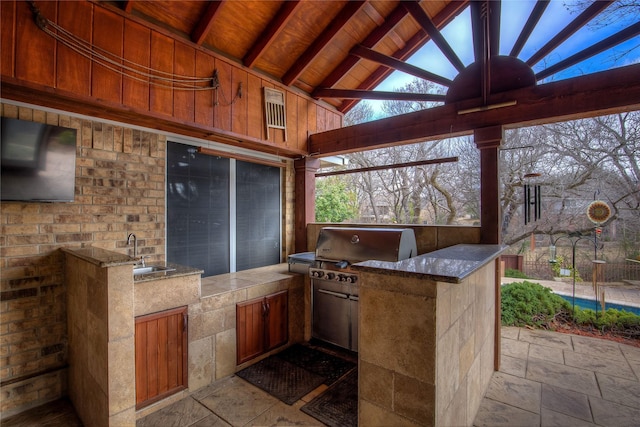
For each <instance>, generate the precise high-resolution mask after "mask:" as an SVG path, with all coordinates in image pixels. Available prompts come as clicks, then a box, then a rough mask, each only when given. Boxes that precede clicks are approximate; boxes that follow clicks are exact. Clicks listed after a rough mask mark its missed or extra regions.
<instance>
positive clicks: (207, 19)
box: [191, 0, 224, 45]
mask: <svg viewBox="0 0 640 427" xmlns="http://www.w3.org/2000/svg"><path fill="white" fill-rule="evenodd" d="M222 3H224V0H222V1H210V2H209V3H208V5H207V9H206V10H205V11H204V13H203V14H202V17H201V18H200V20H199V21H198V23H197V24H196V26H195V28H194V29H193V31H192V32H191V41H192V42H194V43H195V44H197V45H202V42H204V39H205V38H206V37H207V34H209V31H210V30H211V27H212V26H213V21H214V19H215V17H216V13H218V11H219V10H220V6H222Z"/></svg>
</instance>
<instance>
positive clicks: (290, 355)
mask: <svg viewBox="0 0 640 427" xmlns="http://www.w3.org/2000/svg"><path fill="white" fill-rule="evenodd" d="M276 357H279V358H281V359H284V360H286V361H287V362H290V363H293V364H294V365H296V366H299V367H301V368H304V369H306V370H308V371H311V372H313V373H314V374H316V375H320V376H322V377H325V378H326V380H325V381H324V383H325V384H326V385H328V386H329V385H331V384H333V383H334V382H336V381H337V380H338V378H340V377H342V376H343V375H344V374H346V373H347V372H349V371H350V370H351V369H353V368H355V367H356V364H355V363H354V362H350V361H348V360H345V359H342V358H340V357H337V356H333V355H331V354H328V353H325V352H324V351H319V350H316V349H313V348H310V347H307V346H305V345H301V344H294V345H292V346H291V347H289V348H287V349H286V350H284V351H282V352H280V353H278V354H277V355H276Z"/></svg>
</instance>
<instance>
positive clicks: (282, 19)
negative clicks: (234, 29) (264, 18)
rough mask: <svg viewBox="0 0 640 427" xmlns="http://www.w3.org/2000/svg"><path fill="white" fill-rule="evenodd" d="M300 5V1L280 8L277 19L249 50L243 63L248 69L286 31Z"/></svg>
mask: <svg viewBox="0 0 640 427" xmlns="http://www.w3.org/2000/svg"><path fill="white" fill-rule="evenodd" d="M299 5H300V1H299V0H291V1H285V2H284V3H283V4H282V7H280V9H279V10H278V13H277V14H276V16H275V18H273V20H272V21H271V22H269V25H267V28H265V30H264V31H263V33H262V34H260V36H259V37H258V39H257V41H256V43H255V44H254V45H253V46H252V47H251V49H249V52H248V53H247V54H246V55H245V57H244V59H243V60H242V63H243V64H244V65H245V66H246V67H249V68H251V67H253V65H254V64H255V63H256V61H257V60H258V58H260V55H262V53H263V52H264V51H265V50H267V48H268V47H269V46H270V45H271V43H273V42H274V40H275V38H276V37H277V36H278V34H280V32H281V31H282V30H283V29H284V27H285V25H286V24H287V22H289V20H290V19H291V18H292V17H293V12H295V10H296V9H297V8H298V6H299Z"/></svg>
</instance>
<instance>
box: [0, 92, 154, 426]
mask: <svg viewBox="0 0 640 427" xmlns="http://www.w3.org/2000/svg"><path fill="white" fill-rule="evenodd" d="M1 115H2V116H6V117H11V118H19V119H23V120H29V121H36V122H46V123H49V124H54V125H60V126H66V127H71V128H75V129H77V130H78V142H77V159H76V197H75V201H74V202H72V203H16V202H3V203H2V204H0V230H1V234H0V291H1V295H0V381H1V388H0V393H1V394H0V401H1V411H2V417H3V418H4V417H7V416H9V415H11V414H13V413H17V412H20V411H22V410H24V409H26V408H29V407H31V406H36V405H38V404H41V403H43V402H46V401H48V400H53V399H55V398H58V397H59V396H61V395H63V394H65V391H66V370H65V369H64V367H65V366H66V363H67V318H66V293H65V286H64V277H63V271H64V270H63V265H62V262H63V255H62V254H61V252H60V251H59V250H58V248H60V247H62V246H65V247H79V246H82V245H92V246H97V247H102V248H105V249H110V250H114V251H117V252H122V253H126V252H127V251H129V252H131V248H129V247H127V246H126V240H127V235H128V233H131V232H133V233H135V234H136V236H137V237H138V252H139V253H141V254H144V255H149V256H150V257H149V259H150V260H152V261H153V260H156V261H161V260H164V255H165V252H164V248H165V239H164V236H165V230H164V228H165V207H164V198H165V152H166V150H165V146H166V138H165V136H163V135H158V134H154V133H149V132H143V131H140V130H133V129H129V128H124V127H119V126H114V125H111V124H106V123H101V122H97V121H89V120H82V119H79V118H76V117H70V116H65V115H62V114H55V113H50V112H43V111H38V110H33V109H30V108H24V107H17V106H14V105H9V104H3V105H2V111H1Z"/></svg>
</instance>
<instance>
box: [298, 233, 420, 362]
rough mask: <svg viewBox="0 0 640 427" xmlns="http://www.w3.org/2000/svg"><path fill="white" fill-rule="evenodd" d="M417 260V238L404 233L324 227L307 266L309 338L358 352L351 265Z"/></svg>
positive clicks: (355, 290) (355, 282)
mask: <svg viewBox="0 0 640 427" xmlns="http://www.w3.org/2000/svg"><path fill="white" fill-rule="evenodd" d="M416 255H417V248H416V239H415V235H414V233H413V230H412V229H407V228H354V227H325V228H323V229H322V230H320V234H319V236H318V241H317V243H316V251H315V260H314V262H313V263H312V264H311V266H310V267H309V276H310V277H311V285H312V298H313V299H312V312H313V315H312V335H313V337H314V338H317V339H320V340H323V341H326V342H329V343H332V344H335V345H337V346H340V347H344V348H347V349H349V350H352V351H357V350H358V274H357V273H356V272H354V271H353V270H351V268H350V267H349V266H350V265H351V264H354V263H357V262H360V261H366V260H380V261H400V260H403V259H407V258H411V257H414V256H416Z"/></svg>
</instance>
